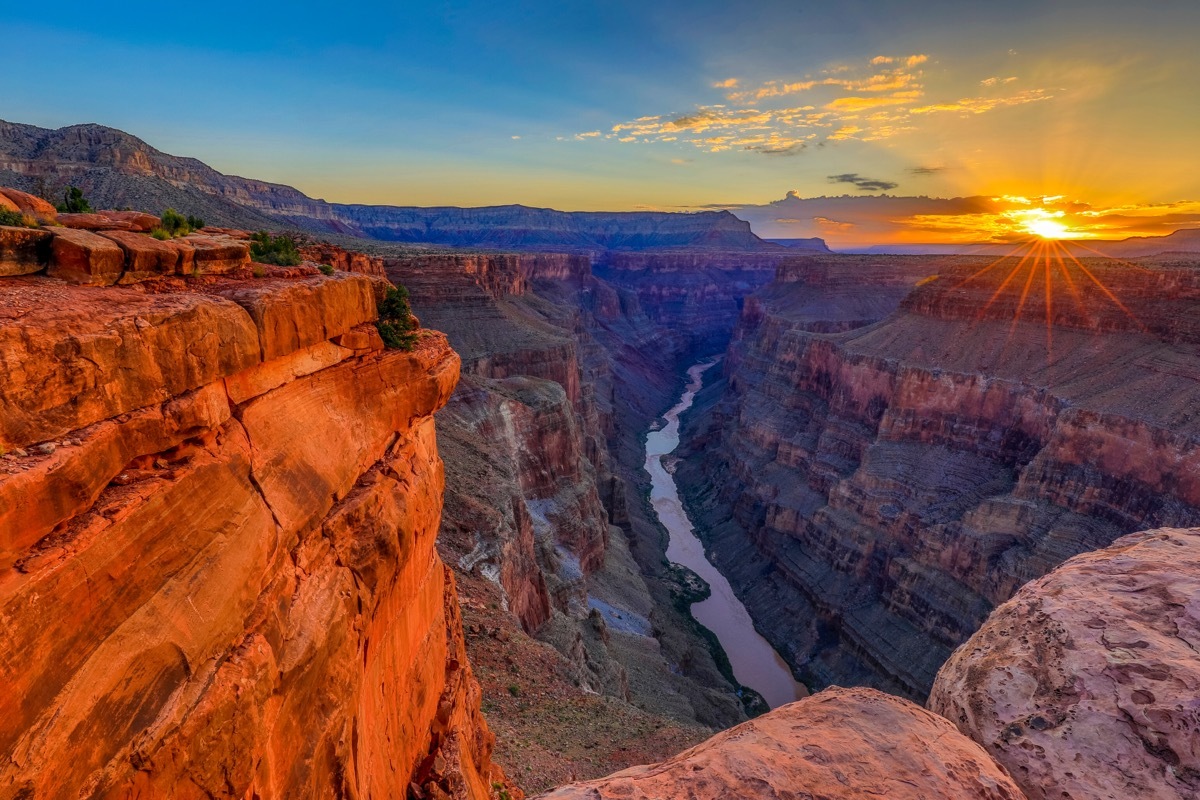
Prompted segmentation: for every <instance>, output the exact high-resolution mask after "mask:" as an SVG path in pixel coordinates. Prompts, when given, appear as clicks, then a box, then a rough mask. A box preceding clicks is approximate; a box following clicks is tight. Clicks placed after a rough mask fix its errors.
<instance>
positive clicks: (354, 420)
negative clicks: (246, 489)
mask: <svg viewBox="0 0 1200 800" xmlns="http://www.w3.org/2000/svg"><path fill="white" fill-rule="evenodd" d="M428 338H429V339H430V341H429V342H426V343H425V345H424V346H423V347H422V348H419V349H418V350H417V351H416V352H415V353H413V354H408V353H402V352H399V351H394V350H393V351H386V352H382V353H376V354H374V355H372V356H368V357H364V358H359V359H355V360H353V361H346V362H342V363H340V364H336V365H334V366H332V367H330V368H328V369H325V370H321V371H320V372H317V373H314V374H312V375H309V376H308V377H307V378H305V379H304V380H302V381H293V382H291V383H288V384H285V385H284V386H281V387H280V388H278V389H276V390H274V391H272V392H269V393H267V394H265V395H263V396H261V397H258V398H256V399H254V400H251V401H250V402H249V403H247V404H246V405H245V407H244V408H242V409H241V414H240V416H241V421H242V424H243V425H244V426H245V428H246V430H247V431H248V432H249V433H250V438H251V440H252V441H253V442H254V444H255V468H254V471H255V475H256V477H257V480H258V484H259V486H260V487H261V488H262V492H263V495H264V496H265V497H266V498H267V502H268V503H269V504H270V505H271V510H272V512H273V513H274V514H275V517H276V519H278V520H279V521H280V524H282V525H283V526H284V527H285V528H287V529H289V530H298V529H300V528H303V527H304V526H306V525H309V524H312V522H313V521H314V520H315V519H318V518H319V517H320V515H321V514H323V513H324V512H325V510H326V508H327V506H328V502H329V498H330V497H335V498H341V497H343V496H345V494H346V492H348V491H349V490H350V488H351V487H352V486H353V485H354V482H355V481H356V480H357V479H358V476H359V475H361V474H362V473H363V472H365V471H366V470H367V469H368V468H369V467H370V465H371V464H374V463H375V462H376V461H378V460H379V459H380V458H382V457H383V454H384V452H385V451H386V450H387V448H388V447H389V446H390V444H391V441H390V436H391V435H392V434H393V432H394V431H396V430H399V429H402V428H403V427H404V426H405V425H407V424H409V422H410V421H411V420H412V419H414V418H415V417H416V416H418V415H419V413H418V410H419V409H421V408H438V407H440V406H442V405H444V404H445V402H446V400H448V399H449V398H450V393H451V392H452V391H453V390H454V386H455V384H456V383H458V365H459V361H458V357H457V355H455V354H454V352H453V351H452V350H450V349H449V347H448V346H447V345H446V344H445V339H444V338H441V337H435V336H433V335H430V336H429V337H428ZM367 409H369V410H370V413H364V411H365V410H367Z"/></svg>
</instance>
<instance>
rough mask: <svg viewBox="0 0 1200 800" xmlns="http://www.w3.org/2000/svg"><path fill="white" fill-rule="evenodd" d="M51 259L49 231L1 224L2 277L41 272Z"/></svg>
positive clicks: (0, 271) (0, 255) (0, 254)
mask: <svg viewBox="0 0 1200 800" xmlns="http://www.w3.org/2000/svg"><path fill="white" fill-rule="evenodd" d="M49 260H50V232H49V231H44V230H39V229H36V228H13V227H8V226H4V225H0V277H4V276H9V275H28V274H30V273H33V272H40V271H41V270H43V269H45V268H46V262H47V261H49Z"/></svg>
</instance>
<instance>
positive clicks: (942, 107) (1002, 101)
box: [909, 89, 1053, 115]
mask: <svg viewBox="0 0 1200 800" xmlns="http://www.w3.org/2000/svg"><path fill="white" fill-rule="evenodd" d="M1052 97H1053V95H1051V94H1050V93H1049V92H1047V91H1046V90H1045V89H1027V90H1026V91H1023V92H1018V93H1017V94H1014V95H1010V96H1008V97H962V98H959V99H958V100H955V101H952V102H948V103H935V104H933V105H928V106H919V107H917V108H911V109H909V111H910V112H911V113H913V114H939V113H944V112H951V113H958V114H963V115H969V114H985V113H987V112H988V111H993V110H995V109H997V108H1007V107H1009V106H1023V105H1026V104H1027V103H1040V102H1042V101H1044V100H1049V99H1051V98H1052Z"/></svg>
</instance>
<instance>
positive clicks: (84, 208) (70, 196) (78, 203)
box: [56, 186, 92, 214]
mask: <svg viewBox="0 0 1200 800" xmlns="http://www.w3.org/2000/svg"><path fill="white" fill-rule="evenodd" d="M56 208H58V210H59V211H60V212H62V213H63V214H90V213H92V204H91V203H89V202H88V199H87V198H86V197H84V196H83V189H80V188H79V187H78V186H68V187H67V191H65V192H64V193H63V201H62V202H61V203H59V204H58V205H57V206H56Z"/></svg>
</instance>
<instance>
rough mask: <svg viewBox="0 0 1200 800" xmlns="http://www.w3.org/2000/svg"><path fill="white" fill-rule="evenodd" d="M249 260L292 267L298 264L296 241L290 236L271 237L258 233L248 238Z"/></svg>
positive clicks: (298, 255)
mask: <svg viewBox="0 0 1200 800" xmlns="http://www.w3.org/2000/svg"><path fill="white" fill-rule="evenodd" d="M250 258H251V259H252V260H254V261H257V262H259V263H260V264H274V265H275V266H277V267H294V266H296V265H297V264H299V263H300V251H299V250H298V249H297V248H296V240H295V239H293V238H292V237H290V236H285V235H283V234H280V235H279V236H272V235H271V234H269V233H267V232H266V231H259V232H258V233H256V234H254V235H253V236H251V237H250Z"/></svg>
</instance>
